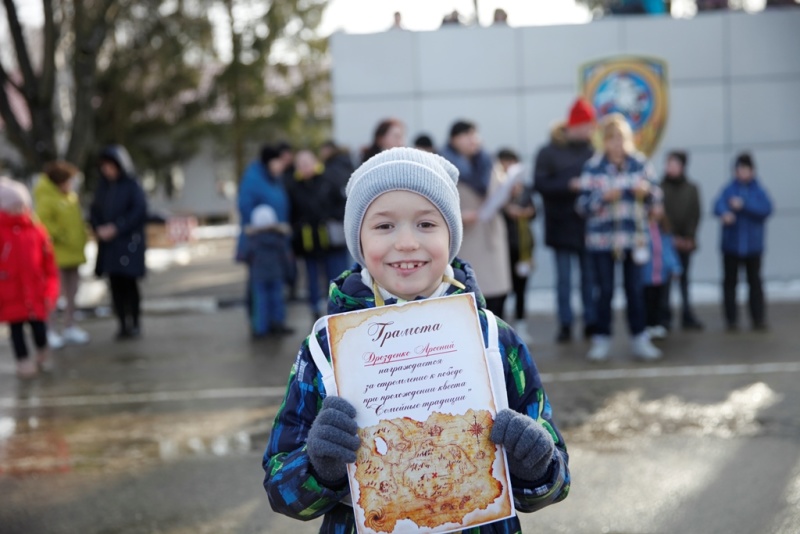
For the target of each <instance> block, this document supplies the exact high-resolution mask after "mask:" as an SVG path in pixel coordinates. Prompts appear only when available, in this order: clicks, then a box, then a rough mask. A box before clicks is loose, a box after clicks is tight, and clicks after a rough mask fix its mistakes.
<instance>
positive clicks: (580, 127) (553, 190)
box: [533, 98, 596, 343]
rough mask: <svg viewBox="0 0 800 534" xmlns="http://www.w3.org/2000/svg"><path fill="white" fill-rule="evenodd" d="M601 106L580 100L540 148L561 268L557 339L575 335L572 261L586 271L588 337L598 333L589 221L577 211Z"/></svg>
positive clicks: (540, 185) (549, 225)
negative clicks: (588, 242) (598, 109)
mask: <svg viewBox="0 0 800 534" xmlns="http://www.w3.org/2000/svg"><path fill="white" fill-rule="evenodd" d="M595 117H596V115H595V110H594V108H593V107H592V104H591V103H590V102H589V101H587V100H586V99H584V98H577V99H576V100H575V102H574V103H573V104H572V107H571V108H570V110H569V117H568V119H567V121H566V122H560V123H557V124H556V125H555V126H554V127H553V129H552V130H551V132H550V142H549V143H548V144H547V145H545V146H544V147H542V148H541V149H540V150H539V153H538V154H537V156H536V165H535V168H534V176H533V178H534V186H535V188H536V191H538V192H539V194H540V195H542V200H543V201H544V228H545V244H546V245H547V246H548V247H550V248H552V249H553V257H554V259H555V272H556V284H555V287H556V305H557V310H558V322H559V326H558V331H557V334H556V341H557V342H559V343H568V342H569V341H570V340H571V339H572V323H573V313H572V305H571V300H572V299H571V296H572V265H573V263H574V262H577V263H578V266H579V268H580V272H581V297H582V303H583V330H584V337H585V338H587V339H588V338H589V337H591V335H592V334H593V333H594V332H593V329H594V324H595V312H594V310H595V306H594V300H593V293H594V285H593V282H592V275H591V273H592V268H591V265H589V255H588V254H587V253H586V243H585V241H586V239H585V236H586V228H585V225H586V223H585V221H584V219H583V218H581V217H580V216H579V215H578V214H577V213H576V212H575V201H576V200H577V198H578V192H579V187H580V185H579V182H580V179H579V177H580V175H581V172H582V170H583V164H584V163H586V161H588V160H589V158H591V157H592V154H593V153H594V148H593V147H592V135H593V134H594V131H595Z"/></svg>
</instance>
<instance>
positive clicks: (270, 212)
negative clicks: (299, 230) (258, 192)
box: [245, 204, 293, 338]
mask: <svg viewBox="0 0 800 534" xmlns="http://www.w3.org/2000/svg"><path fill="white" fill-rule="evenodd" d="M245 233H246V234H247V236H248V238H247V244H246V252H245V255H246V259H247V263H248V265H250V267H251V274H250V298H251V301H252V310H251V312H252V313H251V314H250V321H251V325H250V326H251V332H252V334H253V337H256V338H259V337H263V336H266V335H267V334H270V333H271V334H290V333H292V332H293V330H292V329H290V328H288V327H287V326H286V325H285V324H284V322H285V321H286V304H285V302H284V299H283V283H284V281H285V280H286V274H287V272H288V271H289V245H288V242H287V236H288V235H290V234H291V233H292V231H291V228H290V227H289V225H288V224H287V223H282V222H279V221H278V216H277V214H276V213H275V210H274V209H272V208H271V207H270V206H268V205H266V204H260V205H258V206H256V207H255V208H254V209H253V213H252V214H251V216H250V224H249V225H247V226H245Z"/></svg>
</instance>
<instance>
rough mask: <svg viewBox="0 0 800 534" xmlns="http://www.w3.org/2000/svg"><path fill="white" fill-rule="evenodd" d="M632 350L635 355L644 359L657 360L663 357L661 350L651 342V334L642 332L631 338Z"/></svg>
mask: <svg viewBox="0 0 800 534" xmlns="http://www.w3.org/2000/svg"><path fill="white" fill-rule="evenodd" d="M631 351H633V355H634V356H636V357H637V358H639V359H640V360H643V361H648V362H649V361H655V360H660V359H661V356H662V354H661V351H660V350H658V348H656V346H655V345H653V344H652V343H651V342H650V336H648V335H647V333H646V332H642V333H641V334H639V335H638V336H636V337H634V338H633V339H632V340H631Z"/></svg>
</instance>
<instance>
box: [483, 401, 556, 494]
mask: <svg viewBox="0 0 800 534" xmlns="http://www.w3.org/2000/svg"><path fill="white" fill-rule="evenodd" d="M490 438H491V440H492V441H493V442H494V443H497V444H498V445H503V446H504V447H505V448H506V457H507V458H508V468H509V469H510V470H511V474H512V475H514V476H515V477H517V478H521V479H523V480H528V481H531V482H535V481H538V480H541V479H542V478H543V477H544V476H545V474H547V468H548V467H549V466H550V460H551V459H552V458H553V454H554V452H555V448H556V445H555V443H553V438H552V436H551V435H550V432H548V431H547V430H546V429H545V428H544V427H543V426H542V425H540V424H539V423H537V422H536V421H534V420H533V419H531V418H530V417H528V416H527V415H523V414H521V413H518V412H515V411H514V410H509V409H507V408H506V409H505V410H500V412H498V414H497V417H496V418H495V420H494V426H492V433H491V435H490Z"/></svg>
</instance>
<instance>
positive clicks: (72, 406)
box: [0, 242, 800, 534]
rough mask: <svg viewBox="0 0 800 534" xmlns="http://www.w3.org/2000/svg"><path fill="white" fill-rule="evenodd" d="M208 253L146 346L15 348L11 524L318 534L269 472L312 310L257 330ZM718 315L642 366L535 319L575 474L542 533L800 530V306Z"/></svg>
mask: <svg viewBox="0 0 800 534" xmlns="http://www.w3.org/2000/svg"><path fill="white" fill-rule="evenodd" d="M203 247H205V248H197V247H195V248H193V249H192V250H191V251H188V252H190V253H189V255H188V257H187V258H184V259H186V260H187V261H188V263H187V261H184V262H173V263H174V264H173V265H172V266H171V267H170V268H169V269H167V270H164V271H161V272H158V273H156V274H154V275H152V276H151V277H150V278H149V279H148V281H147V283H146V285H145V296H146V298H147V302H148V309H149V310H150V311H149V312H148V314H147V315H146V317H145V322H144V330H145V335H144V337H143V338H142V339H141V340H138V341H134V342H129V343H115V342H113V341H112V336H113V332H114V324H113V321H112V320H111V319H108V318H103V317H94V316H91V315H90V316H89V317H87V319H86V320H85V321H84V323H83V325H84V326H85V327H86V328H87V330H89V331H90V333H91V334H92V336H93V341H92V343H91V344H89V345H88V346H85V347H68V348H66V349H64V350H62V351H60V353H59V354H58V359H59V367H58V370H57V371H56V372H55V373H54V374H53V375H52V376H49V377H45V378H40V379H38V380H36V381H33V382H31V383H20V382H18V381H17V380H16V378H15V377H14V376H13V367H12V366H11V356H10V351H9V349H8V346H7V344H0V496H2V505H0V533H1V534H6V533H25V534H39V533H48V534H49V533H62V532H63V533H88V534H95V533H96V534H111V533H124V534H129V533H130V534H133V533H168V534H183V533H205V532H208V533H212V532H213V533H281V532H293V533H294V534H305V533H307V532H308V533H310V532H315V531H316V529H317V528H318V522H310V523H300V522H297V521H293V520H289V519H287V518H284V517H282V516H278V515H276V514H274V513H273V512H272V511H271V510H270V509H269V505H268V502H267V500H266V497H265V495H264V493H263V490H262V489H261V479H262V477H263V472H262V470H261V467H260V456H261V451H262V450H263V447H264V444H265V442H266V437H267V433H268V431H269V427H270V422H271V418H272V416H273V415H274V413H275V410H276V408H277V404H278V402H279V401H280V398H281V396H282V393H283V387H284V384H285V381H286V377H287V373H288V370H289V367H290V365H291V362H292V361H293V359H294V355H295V353H296V350H297V346H298V344H299V342H300V339H301V337H302V334H301V332H304V331H305V330H306V329H307V328H308V327H309V326H310V324H311V318H310V316H309V315H308V311H307V309H306V307H305V306H304V305H302V304H299V303H298V304H293V305H292V306H291V307H290V317H291V320H292V323H293V324H295V325H296V326H297V328H298V333H297V335H294V336H288V337H286V338H283V339H280V340H267V341H258V342H253V341H251V340H249V339H248V335H247V327H246V325H245V324H244V321H243V318H244V313H243V311H242V309H241V308H239V307H235V306H230V304H231V303H234V302H235V301H236V300H237V299H239V296H240V295H241V287H242V286H241V284H242V272H241V269H239V268H238V267H237V266H235V265H232V264H231V263H230V261H229V260H228V258H229V257H230V255H229V252H230V246H229V243H227V242H220V243H216V244H215V243H213V242H212V243H207V244H204V245H203ZM181 263H185V264H184V265H181ZM217 302H221V303H222V304H223V306H222V308H217V307H216V303H217ZM183 309H188V310H189V311H180V310H183ZM700 312H701V314H702V316H703V318H704V320H705V321H706V322H707V324H708V327H709V328H708V329H707V331H706V332H704V333H702V334H688V333H681V332H677V333H675V335H673V337H672V338H671V339H670V340H668V341H667V342H665V343H664V348H665V351H666V353H667V358H666V359H665V361H664V362H661V363H659V364H652V365H640V364H636V363H634V362H633V361H632V360H631V359H630V357H629V355H628V353H627V346H626V344H625V342H624V339H623V337H624V336H622V335H618V336H617V339H616V345H615V357H614V359H613V361H611V362H610V363H609V364H607V365H604V366H599V367H598V366H592V365H589V364H588V363H586V362H585V360H584V359H583V354H584V352H585V350H586V346H585V345H583V344H582V343H578V342H576V343H574V344H573V345H570V346H556V345H554V344H552V343H551V342H550V339H551V334H552V331H553V325H552V319H551V318H550V317H549V316H544V315H533V316H532V317H531V318H530V326H531V328H532V330H533V333H534V335H535V337H536V339H537V340H538V342H537V343H535V344H534V354H535V357H536V359H537V362H538V365H539V367H540V370H541V372H542V373H543V375H544V379H545V384H546V387H547V390H548V394H549V395H550V397H551V400H552V403H553V406H554V410H555V414H556V420H557V422H558V423H559V425H560V426H561V428H562V430H563V431H564V434H565V437H566V439H567V443H568V445H569V449H570V454H571V459H570V465H571V469H572V474H573V478H574V483H573V490H572V492H571V494H570V496H569V498H568V499H567V500H566V501H564V502H563V503H560V504H558V505H556V506H553V507H550V508H548V509H545V510H543V511H541V512H539V513H536V514H532V515H528V516H524V517H523V526H524V530H525V531H526V532H569V533H599V532H609V533H667V532H687V533H694V532H697V533H716V532H719V533H730V532H736V533H739V532H741V533H756V532H758V533H762V532H763V533H786V534H789V533H797V532H800V411H799V410H797V406H800V381H798V378H800V361H799V360H800V359H799V358H798V346H799V344H798V342H797V341H796V339H797V338H796V335H797V332H796V331H797V325H798V324H800V303H781V304H778V305H774V306H772V308H771V313H770V316H771V323H772V329H771V331H770V332H768V333H766V334H755V333H751V332H749V331H743V332H742V333H739V334H735V335H731V334H727V333H725V332H723V330H722V328H721V323H720V319H719V316H718V309H717V307H710V308H702V309H701V310H700ZM620 331H621V329H620Z"/></svg>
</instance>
